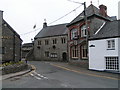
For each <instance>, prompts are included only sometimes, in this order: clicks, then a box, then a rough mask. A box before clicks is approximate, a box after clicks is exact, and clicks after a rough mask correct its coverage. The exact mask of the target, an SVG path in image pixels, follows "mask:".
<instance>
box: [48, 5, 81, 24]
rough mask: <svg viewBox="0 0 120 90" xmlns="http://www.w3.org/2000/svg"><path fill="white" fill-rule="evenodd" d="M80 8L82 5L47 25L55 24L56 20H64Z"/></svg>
mask: <svg viewBox="0 0 120 90" xmlns="http://www.w3.org/2000/svg"><path fill="white" fill-rule="evenodd" d="M81 6H82V5H80V6H78V7H77V8H75V9H73V10H72V11H70V12H69V13H67V14H65V15H64V16H62V17H60V18H58V19H56V20H54V21H53V22H51V23H49V24H52V23H54V22H56V21H58V20H60V19H62V18H64V17H66V16H67V15H69V14H71V13H72V12H74V11H76V10H77V9H78V8H80V7H81Z"/></svg>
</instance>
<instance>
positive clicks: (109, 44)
mask: <svg viewBox="0 0 120 90" xmlns="http://www.w3.org/2000/svg"><path fill="white" fill-rule="evenodd" d="M107 49H108V50H111V49H112V50H114V49H115V40H108V41H107Z"/></svg>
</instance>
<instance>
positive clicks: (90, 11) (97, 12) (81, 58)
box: [67, 4, 111, 67]
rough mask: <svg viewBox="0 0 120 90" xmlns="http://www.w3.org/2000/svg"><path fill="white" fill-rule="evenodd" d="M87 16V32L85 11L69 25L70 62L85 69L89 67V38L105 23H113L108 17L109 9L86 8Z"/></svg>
mask: <svg viewBox="0 0 120 90" xmlns="http://www.w3.org/2000/svg"><path fill="white" fill-rule="evenodd" d="M86 14H87V30H86V24H85V19H84V11H83V12H82V13H80V14H79V15H78V16H77V17H76V18H75V19H74V20H72V21H71V22H70V23H69V24H68V25H67V27H68V51H69V61H70V62H77V63H78V62H79V63H78V64H79V65H81V66H83V67H88V45H87V43H88V41H87V39H86V37H87V31H88V38H89V37H91V36H93V34H94V33H95V32H96V31H97V30H98V29H99V28H100V27H101V26H102V25H103V24H104V23H105V22H109V21H111V18H110V17H109V16H108V15H107V7H106V6H105V5H100V6H99V9H98V8H97V7H95V6H94V5H93V4H91V5H90V6H88V7H87V8H86Z"/></svg>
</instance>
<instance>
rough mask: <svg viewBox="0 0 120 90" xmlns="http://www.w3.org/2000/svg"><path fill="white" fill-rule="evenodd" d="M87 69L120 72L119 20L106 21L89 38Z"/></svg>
mask: <svg viewBox="0 0 120 90" xmlns="http://www.w3.org/2000/svg"><path fill="white" fill-rule="evenodd" d="M89 69H92V70H99V71H105V70H107V71H112V72H113V71H114V72H120V20H115V21H112V22H106V23H105V24H104V26H103V27H102V28H101V29H100V30H98V32H97V33H96V34H95V35H94V36H93V37H91V38H90V39H89Z"/></svg>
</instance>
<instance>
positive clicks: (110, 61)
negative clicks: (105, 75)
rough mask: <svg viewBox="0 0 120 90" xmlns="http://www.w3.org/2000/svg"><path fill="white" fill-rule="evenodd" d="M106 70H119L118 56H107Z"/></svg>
mask: <svg viewBox="0 0 120 90" xmlns="http://www.w3.org/2000/svg"><path fill="white" fill-rule="evenodd" d="M105 60H106V70H119V59H118V57H105Z"/></svg>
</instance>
